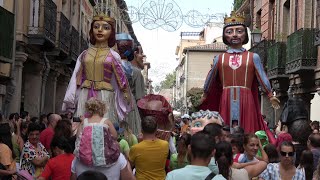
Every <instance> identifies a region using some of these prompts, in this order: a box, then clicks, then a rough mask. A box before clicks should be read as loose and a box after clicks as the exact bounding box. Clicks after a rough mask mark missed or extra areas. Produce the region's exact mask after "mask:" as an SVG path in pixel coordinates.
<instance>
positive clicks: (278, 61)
mask: <svg viewBox="0 0 320 180" xmlns="http://www.w3.org/2000/svg"><path fill="white" fill-rule="evenodd" d="M267 53H268V54H267V55H268V58H267V59H268V61H267V67H268V68H267V69H268V71H267V73H268V77H269V79H271V80H272V79H277V78H279V77H287V76H288V75H286V74H285V65H286V57H287V56H286V43H284V42H276V43H274V44H273V45H271V46H270V47H269V49H268V51H267Z"/></svg>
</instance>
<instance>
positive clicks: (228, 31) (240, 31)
mask: <svg viewBox="0 0 320 180" xmlns="http://www.w3.org/2000/svg"><path fill="white" fill-rule="evenodd" d="M223 35H224V37H225V38H226V40H227V41H228V42H229V44H230V46H231V47H233V46H242V44H243V42H244V40H245V38H246V32H245V27H243V26H242V25H235V26H229V27H226V28H225V29H224V32H223Z"/></svg>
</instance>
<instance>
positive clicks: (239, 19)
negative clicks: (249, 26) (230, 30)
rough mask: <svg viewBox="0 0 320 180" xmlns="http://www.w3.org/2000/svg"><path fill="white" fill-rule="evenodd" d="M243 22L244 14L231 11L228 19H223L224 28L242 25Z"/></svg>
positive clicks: (226, 17)
mask: <svg viewBox="0 0 320 180" xmlns="http://www.w3.org/2000/svg"><path fill="white" fill-rule="evenodd" d="M244 21H245V15H244V13H239V14H236V13H235V12H234V11H231V14H230V17H228V16H227V15H226V16H225V17H224V26H225V27H226V26H230V25H237V24H242V25H244Z"/></svg>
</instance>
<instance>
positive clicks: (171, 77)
mask: <svg viewBox="0 0 320 180" xmlns="http://www.w3.org/2000/svg"><path fill="white" fill-rule="evenodd" d="M174 85H176V72H175V71H174V72H173V73H169V74H167V75H166V78H165V79H164V80H163V81H161V82H160V88H161V89H170V88H172V87H173V86H174Z"/></svg>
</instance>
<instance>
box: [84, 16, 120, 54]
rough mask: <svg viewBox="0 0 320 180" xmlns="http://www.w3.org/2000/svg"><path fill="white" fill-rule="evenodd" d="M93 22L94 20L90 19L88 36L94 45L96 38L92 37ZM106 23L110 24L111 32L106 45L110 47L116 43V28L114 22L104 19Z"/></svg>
mask: <svg viewBox="0 0 320 180" xmlns="http://www.w3.org/2000/svg"><path fill="white" fill-rule="evenodd" d="M94 22H96V21H92V23H91V25H90V31H89V37H90V43H91V44H92V45H95V44H96V39H95V38H94V35H93V24H94ZM106 22H107V23H108V24H110V25H111V34H110V36H109V39H108V46H109V47H110V48H112V47H113V46H114V45H115V44H116V30H115V27H114V26H115V22H111V21H106Z"/></svg>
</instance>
